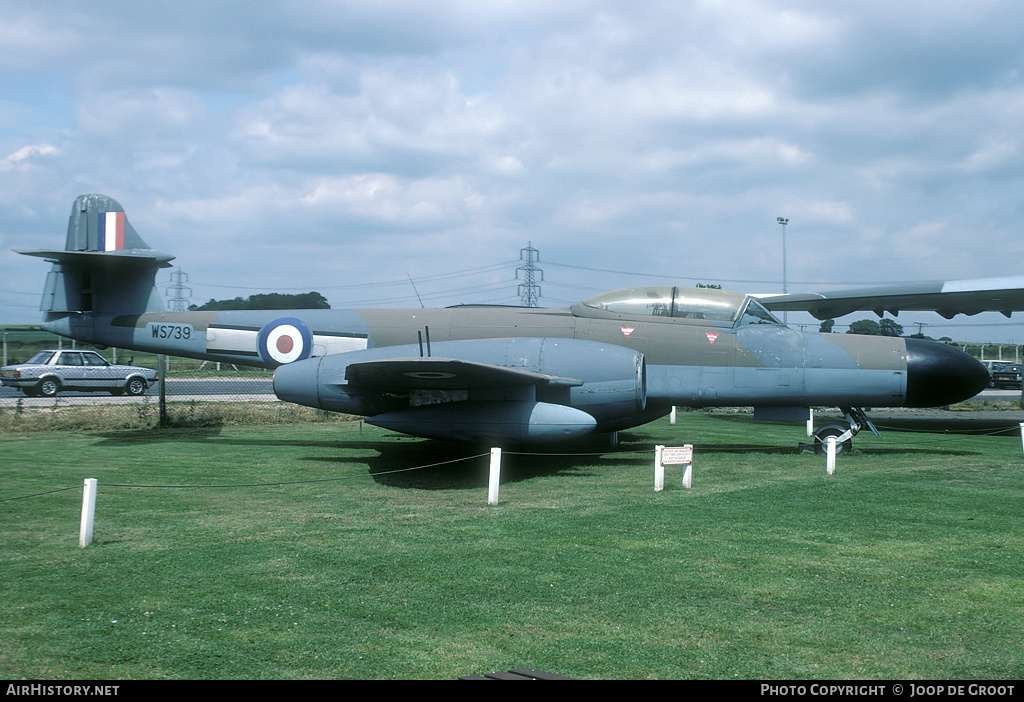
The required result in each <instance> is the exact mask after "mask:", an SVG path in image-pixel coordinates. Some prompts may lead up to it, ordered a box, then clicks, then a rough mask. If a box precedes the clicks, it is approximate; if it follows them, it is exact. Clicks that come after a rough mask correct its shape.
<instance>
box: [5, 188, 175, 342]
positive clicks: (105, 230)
mask: <svg viewBox="0 0 1024 702" xmlns="http://www.w3.org/2000/svg"><path fill="white" fill-rule="evenodd" d="M17 252H18V253H20V254H25V255H26V256H37V257H39V258H45V259H46V260H48V261H50V262H52V263H53V264H54V265H53V268H51V269H50V273H49V275H48V276H47V278H46V288H45V290H44V291H43V301H42V305H41V307H40V309H41V310H42V311H43V313H44V319H43V322H44V324H43V326H44V327H47V328H52V329H53V331H56V332H57V333H62V334H65V335H67V336H74V337H76V338H81V336H79V334H83V335H87V334H88V331H87V328H89V327H92V319H93V318H95V317H96V316H98V315H123V314H142V313H144V312H162V311H163V310H164V303H163V299H162V298H161V296H160V294H159V291H157V289H156V285H155V282H156V271H157V269H158V268H167V267H169V266H170V261H171V260H172V259H173V258H174V257H173V256H170V255H167V254H163V253H159V252H157V251H154V250H153V249H151V248H149V245H148V244H146V242H145V241H143V240H142V237H140V236H139V235H138V233H136V231H135V229H134V227H132V225H131V224H130V223H129V222H128V218H127V217H125V214H124V208H123V207H121V205H120V204H119V203H118V202H117V201H116V200H114V199H112V198H109V197H107V196H105V195H80V196H79V197H78V198H76V199H75V204H74V205H73V206H72V208H71V218H70V220H69V221H68V235H67V242H66V244H65V246H64V250H63V251H58V250H45V251H17ZM71 329H74V330H75V331H76V332H77V333H68V332H69V331H70V330H71Z"/></svg>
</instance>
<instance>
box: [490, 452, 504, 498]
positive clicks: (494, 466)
mask: <svg viewBox="0 0 1024 702" xmlns="http://www.w3.org/2000/svg"><path fill="white" fill-rule="evenodd" d="M499 483H501V449H500V448H492V449H491V474H490V478H489V479H488V481H487V504H489V505H496V504H498V485H499Z"/></svg>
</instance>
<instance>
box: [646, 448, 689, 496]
mask: <svg viewBox="0 0 1024 702" xmlns="http://www.w3.org/2000/svg"><path fill="white" fill-rule="evenodd" d="M654 460H655V468H654V470H655V473H654V482H655V485H654V489H655V490H656V491H657V490H661V489H662V488H663V487H664V486H665V466H668V465H676V466H679V465H682V466H686V470H685V472H684V473H683V487H684V488H689V487H692V485H693V444H684V445H682V446H676V447H668V446H656V447H655V452H654ZM659 481H660V485H661V487H658V485H659Z"/></svg>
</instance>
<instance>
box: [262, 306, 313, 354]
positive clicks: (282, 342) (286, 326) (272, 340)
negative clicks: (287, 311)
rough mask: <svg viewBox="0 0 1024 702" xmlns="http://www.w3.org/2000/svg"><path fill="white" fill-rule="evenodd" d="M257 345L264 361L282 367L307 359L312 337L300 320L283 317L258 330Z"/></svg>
mask: <svg viewBox="0 0 1024 702" xmlns="http://www.w3.org/2000/svg"><path fill="white" fill-rule="evenodd" d="M258 345H259V351H260V357H261V358H262V359H263V360H264V361H266V362H267V363H274V364H279V365H283V364H285V363H293V362H295V361H301V360H303V359H305V358H309V355H310V353H311V352H312V351H313V335H312V334H311V333H310V332H309V327H307V326H306V325H305V324H304V323H303V322H302V320H300V319H295V318H294V317H283V318H281V319H275V320H274V321H273V322H271V323H270V324H268V325H267V326H265V327H263V328H262V329H261V330H260V335H259V340H258Z"/></svg>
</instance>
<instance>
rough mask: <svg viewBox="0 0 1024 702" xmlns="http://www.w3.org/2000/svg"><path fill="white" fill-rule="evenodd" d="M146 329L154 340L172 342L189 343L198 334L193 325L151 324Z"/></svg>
mask: <svg viewBox="0 0 1024 702" xmlns="http://www.w3.org/2000/svg"><path fill="white" fill-rule="evenodd" d="M146 329H147V330H148V331H149V333H150V334H152V337H151V338H153V339H170V340H172V341H189V340H190V339H192V337H193V336H195V334H196V330H195V329H193V328H192V325H191V324H160V323H158V322H150V323H149V324H147V325H146Z"/></svg>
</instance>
